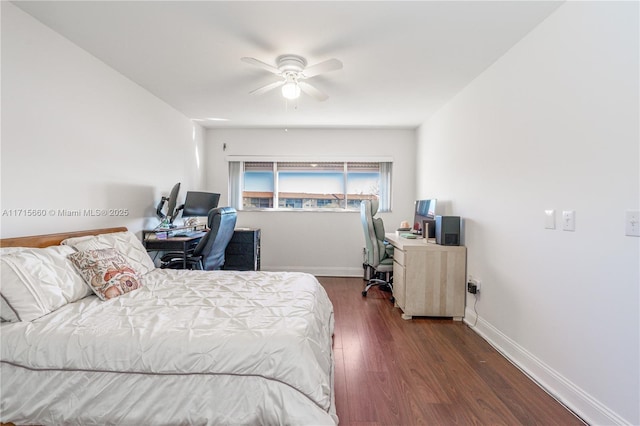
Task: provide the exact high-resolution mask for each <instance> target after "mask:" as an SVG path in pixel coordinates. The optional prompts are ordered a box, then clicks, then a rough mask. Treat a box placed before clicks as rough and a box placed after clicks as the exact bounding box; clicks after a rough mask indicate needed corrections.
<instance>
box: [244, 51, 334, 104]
mask: <svg viewBox="0 0 640 426" xmlns="http://www.w3.org/2000/svg"><path fill="white" fill-rule="evenodd" d="M241 60H242V61H243V62H246V63H248V64H251V65H254V66H257V67H260V68H262V69H264V70H266V71H269V72H271V73H273V74H276V75H278V76H280V78H281V80H280V81H277V82H274V83H269V84H267V85H265V86H262V87H259V88H257V89H255V90H252V91H251V92H249V93H250V94H252V95H261V94H263V93H266V92H268V91H270V90H273V89H275V88H277V87H282V89H281V90H282V96H284V97H285V98H286V99H291V100H292V99H297V98H298V97H299V96H300V94H301V93H306V94H307V95H309V96H311V97H313V98H315V99H317V100H318V101H324V100H326V99H327V98H328V96H327V95H326V94H325V93H324V92H322V91H321V90H319V89H317V88H316V87H314V86H312V85H311V84H309V83H308V82H306V81H302V80H306V79H309V78H311V77H315V76H317V75H320V74H323V73H326V72H330V71H335V70H339V69H341V68H342V62H340V61H339V60H337V59H328V60H326V61H324V62H320V63H318V64H316V65H312V66H310V67H307V60H306V59H305V58H303V57H302V56H298V55H291V54H288V55H280V56H278V57H277V58H276V64H277V66H275V67H274V66H273V65H269V64H267V63H266V62H262V61H260V60H258V59H255V58H248V57H244V58H241Z"/></svg>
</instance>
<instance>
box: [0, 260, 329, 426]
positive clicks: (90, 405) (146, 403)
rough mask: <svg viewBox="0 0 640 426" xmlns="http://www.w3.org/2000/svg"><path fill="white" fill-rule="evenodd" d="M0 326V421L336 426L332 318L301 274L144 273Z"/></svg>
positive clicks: (316, 288) (318, 289)
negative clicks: (127, 285) (128, 286)
mask: <svg viewBox="0 0 640 426" xmlns="http://www.w3.org/2000/svg"><path fill="white" fill-rule="evenodd" d="M143 283H144V286H145V287H144V288H142V289H140V290H137V291H134V292H131V293H128V294H126V295H124V296H121V297H119V298H116V299H112V300H109V301H106V302H103V301H100V300H99V299H97V297H95V296H90V297H87V298H85V299H82V300H80V301H78V302H75V303H71V304H69V305H66V306H64V307H62V308H60V309H59V310H57V311H55V312H53V313H51V314H49V315H46V316H45V317H42V318H39V319H37V320H34V321H32V322H22V323H10V324H9V323H3V324H2V326H1V329H0V335H1V343H2V345H1V359H0V361H1V363H0V367H1V371H0V373H1V374H2V377H1V378H2V382H1V388H0V390H1V392H2V393H1V403H0V416H1V420H2V421H13V422H18V423H22V422H25V423H41V424H42V423H45V424H65V423H68V424H70V423H73V424H83V425H84V424H131V425H133V424H136V425H138V424H154V425H155V424H216V425H218V424H268V425H271V424H335V423H337V417H336V415H335V406H334V395H333V359H332V351H331V339H332V333H333V309H332V305H331V302H330V301H329V299H328V297H327V294H326V292H325V291H324V289H323V288H322V286H321V285H320V284H319V283H318V282H317V280H316V279H315V278H314V277H313V276H311V275H308V274H301V273H275V272H234V271H216V272H206V271H174V270H160V269H157V270H154V271H152V272H149V273H148V274H146V275H145V276H144V278H143Z"/></svg>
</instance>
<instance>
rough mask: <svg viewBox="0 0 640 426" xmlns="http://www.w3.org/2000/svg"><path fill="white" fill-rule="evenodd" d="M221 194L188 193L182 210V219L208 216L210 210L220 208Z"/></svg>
mask: <svg viewBox="0 0 640 426" xmlns="http://www.w3.org/2000/svg"><path fill="white" fill-rule="evenodd" d="M218 201H220V194H216V193H215V192H198V191H188V192H187V196H186V198H185V200H184V207H183V208H182V217H198V216H207V215H208V214H209V210H211V209H215V208H216V207H218Z"/></svg>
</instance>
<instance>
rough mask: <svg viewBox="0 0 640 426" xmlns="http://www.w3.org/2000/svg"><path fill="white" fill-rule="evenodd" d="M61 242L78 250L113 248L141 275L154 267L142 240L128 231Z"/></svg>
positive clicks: (68, 239)
mask: <svg viewBox="0 0 640 426" xmlns="http://www.w3.org/2000/svg"><path fill="white" fill-rule="evenodd" d="M62 244H66V245H69V246H72V247H74V248H75V249H76V250H78V251H87V250H100V249H107V248H114V249H116V250H117V251H119V252H120V253H121V254H122V255H123V256H124V257H125V258H126V260H127V262H129V264H130V265H131V266H132V267H133V269H135V270H136V271H137V272H138V273H139V274H141V275H144V274H146V273H147V272H149V271H152V270H154V269H155V268H156V266H155V265H154V263H153V260H151V257H150V256H149V254H148V253H147V250H145V248H144V246H143V245H142V242H141V241H140V240H139V239H138V238H137V237H136V236H135V234H134V233H133V232H130V231H125V232H114V233H112V234H100V235H90V236H87V237H75V238H67V239H66V240H64V241H62Z"/></svg>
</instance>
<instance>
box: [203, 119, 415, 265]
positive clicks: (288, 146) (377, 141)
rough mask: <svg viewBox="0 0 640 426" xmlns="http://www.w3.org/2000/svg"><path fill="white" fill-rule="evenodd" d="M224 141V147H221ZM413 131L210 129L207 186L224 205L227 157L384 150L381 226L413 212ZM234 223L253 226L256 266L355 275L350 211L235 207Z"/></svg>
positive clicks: (354, 221) (358, 247)
mask: <svg viewBox="0 0 640 426" xmlns="http://www.w3.org/2000/svg"><path fill="white" fill-rule="evenodd" d="M224 144H226V147H227V148H226V151H224V150H223V146H224ZM414 152H415V131H414V130H356V129H349V130H347V129H331V130H328V129H289V130H288V131H285V130H283V129H233V130H227V129H224V130H223V129H217V130H208V131H207V136H206V164H207V174H206V179H207V184H208V187H207V188H208V190H211V191H214V192H220V193H221V194H222V196H221V199H220V205H223V203H228V198H227V194H228V184H229V176H228V174H229V172H228V170H229V168H228V163H227V160H226V158H227V156H232V155H263V156H278V155H282V156H317V158H321V157H323V156H324V157H326V156H345V158H350V157H358V156H391V157H392V158H393V175H392V212H390V213H380V214H379V216H380V217H382V219H383V220H384V222H385V227H386V229H387V231H393V230H395V229H396V228H397V227H398V225H399V224H400V222H401V221H402V220H404V219H408V220H412V218H413V201H414V195H413V194H414V193H415V180H414V177H415V162H414V157H413V153H414ZM238 226H246V227H256V228H260V229H261V235H262V245H261V248H262V256H261V264H262V269H264V270H288V271H304V272H309V273H314V274H317V275H340V276H358V275H359V276H362V272H363V271H362V248H363V247H364V234H363V231H362V225H361V224H360V214H359V213H356V212H290V211H280V212H277V211H273V212H265V211H260V212H243V211H240V212H239V213H238Z"/></svg>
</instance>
